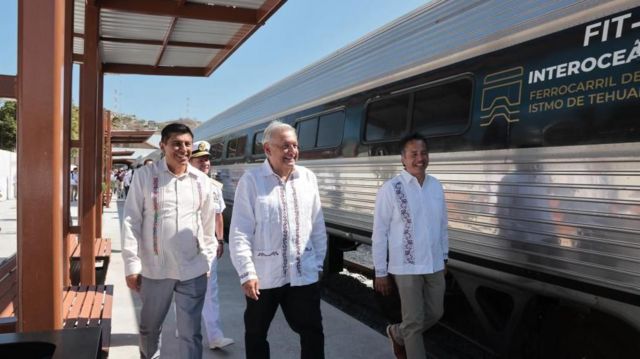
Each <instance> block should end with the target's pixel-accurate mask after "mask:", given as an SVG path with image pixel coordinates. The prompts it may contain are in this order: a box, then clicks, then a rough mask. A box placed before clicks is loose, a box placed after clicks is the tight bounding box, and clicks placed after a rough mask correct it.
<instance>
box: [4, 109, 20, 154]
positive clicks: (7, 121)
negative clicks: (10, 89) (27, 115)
mask: <svg viewBox="0 0 640 359" xmlns="http://www.w3.org/2000/svg"><path fill="white" fill-rule="evenodd" d="M17 130H18V124H17V121H16V102H15V101H7V102H5V103H4V104H3V105H2V107H0V149H2V150H7V151H15V149H16V135H17Z"/></svg>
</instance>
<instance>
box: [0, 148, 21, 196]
mask: <svg viewBox="0 0 640 359" xmlns="http://www.w3.org/2000/svg"><path fill="white" fill-rule="evenodd" d="M16 173H17V158H16V154H15V152H9V151H5V150H0V201H5V200H7V199H15V198H16V185H17V183H16V182H15V181H16Z"/></svg>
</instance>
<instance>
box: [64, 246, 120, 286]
mask: <svg viewBox="0 0 640 359" xmlns="http://www.w3.org/2000/svg"><path fill="white" fill-rule="evenodd" d="M71 248H72V250H71V256H70V257H69V260H70V266H69V271H70V278H71V284H73V285H78V284H79V283H80V249H81V248H82V246H81V244H80V243H79V241H77V240H76V243H75V245H72V246H71ZM93 254H94V256H95V258H96V283H98V284H104V281H105V279H106V276H107V269H108V268H109V261H110V260H111V239H109V238H96V242H95V244H94V252H93Z"/></svg>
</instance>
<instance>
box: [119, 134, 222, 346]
mask: <svg viewBox="0 0 640 359" xmlns="http://www.w3.org/2000/svg"><path fill="white" fill-rule="evenodd" d="M192 142H193V134H192V133H191V130H190V129H189V127H187V126H185V125H182V124H177V123H173V124H170V125H168V126H166V127H165V128H164V129H163V130H162V140H161V142H160V149H161V150H162V152H163V153H164V159H163V160H160V161H157V162H155V163H154V164H152V165H149V166H143V167H141V168H140V169H139V170H138V171H137V172H136V175H135V176H133V180H132V182H131V188H130V189H129V195H128V196H127V199H126V202H125V204H124V221H123V224H122V257H123V259H124V263H125V275H126V280H127V286H128V287H129V288H131V289H132V290H135V291H137V292H140V297H141V299H142V309H141V311H140V356H141V358H143V359H148V358H157V357H159V355H160V333H161V331H162V322H163V321H164V319H165V317H166V315H167V312H168V311H169V307H170V306H171V301H172V299H173V298H174V297H175V303H176V318H177V327H178V333H179V338H178V348H179V352H180V358H188V359H200V358H201V357H202V335H201V334H200V321H201V320H202V315H201V313H202V305H203V303H204V297H205V293H206V291H207V273H208V272H209V271H210V264H211V262H212V260H213V257H214V256H215V252H216V246H217V244H216V242H215V241H214V240H213V239H214V237H215V235H214V224H215V200H214V198H213V184H212V183H211V180H210V179H209V177H208V176H207V175H205V174H204V173H202V172H201V171H199V170H198V169H196V168H194V167H192V166H191V165H190V164H189V157H190V156H191V143H192Z"/></svg>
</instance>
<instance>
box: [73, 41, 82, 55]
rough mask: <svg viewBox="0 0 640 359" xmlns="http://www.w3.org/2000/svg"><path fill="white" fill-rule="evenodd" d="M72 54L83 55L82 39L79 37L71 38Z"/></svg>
mask: <svg viewBox="0 0 640 359" xmlns="http://www.w3.org/2000/svg"><path fill="white" fill-rule="evenodd" d="M73 53H74V54H78V55H83V54H84V39H83V38H80V37H74V38H73Z"/></svg>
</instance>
